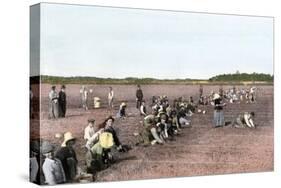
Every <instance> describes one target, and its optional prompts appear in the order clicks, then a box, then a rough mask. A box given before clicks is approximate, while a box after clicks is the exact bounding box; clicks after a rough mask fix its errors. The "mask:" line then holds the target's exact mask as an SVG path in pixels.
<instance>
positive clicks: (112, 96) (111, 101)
mask: <svg viewBox="0 0 281 188" xmlns="http://www.w3.org/2000/svg"><path fill="white" fill-rule="evenodd" d="M113 99H114V91H113V89H112V87H109V92H108V107H109V108H113V107H114V106H113Z"/></svg>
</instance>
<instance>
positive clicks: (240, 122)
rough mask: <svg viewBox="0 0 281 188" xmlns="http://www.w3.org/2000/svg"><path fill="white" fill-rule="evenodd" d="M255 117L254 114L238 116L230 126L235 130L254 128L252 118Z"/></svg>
mask: <svg viewBox="0 0 281 188" xmlns="http://www.w3.org/2000/svg"><path fill="white" fill-rule="evenodd" d="M254 117H255V113H254V112H251V113H248V112H244V113H243V114H239V115H238V117H237V118H236V119H234V121H233V123H232V126H233V127H235V128H245V127H249V128H256V126H255V124H254V121H253V118H254Z"/></svg>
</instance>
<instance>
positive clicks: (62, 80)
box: [40, 73, 273, 85]
mask: <svg viewBox="0 0 281 188" xmlns="http://www.w3.org/2000/svg"><path fill="white" fill-rule="evenodd" d="M40 79H41V82H42V83H49V84H122V85H123V84H128V85H129V84H141V85H145V84H216V83H219V84H223V83H224V82H225V83H228V82H236V83H239V82H243V81H250V82H255V81H257V82H258V81H262V82H268V83H272V82H273V76H271V75H269V74H262V73H253V74H247V73H235V74H222V75H217V76H214V77H212V78H210V79H207V80H203V79H189V78H186V79H155V78H136V77H127V78H98V77H88V76H86V77H81V76H77V77H76V76H75V77H60V76H46V75H42V76H41V77H40Z"/></svg>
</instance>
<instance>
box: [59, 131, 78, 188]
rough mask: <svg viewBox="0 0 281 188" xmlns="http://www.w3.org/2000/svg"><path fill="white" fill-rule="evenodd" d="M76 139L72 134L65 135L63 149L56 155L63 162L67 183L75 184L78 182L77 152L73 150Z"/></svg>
mask: <svg viewBox="0 0 281 188" xmlns="http://www.w3.org/2000/svg"><path fill="white" fill-rule="evenodd" d="M75 142H76V138H75V137H73V136H72V133H71V132H66V133H65V134H64V141H63V143H62V145H61V148H59V149H58V151H57V152H56V153H55V157H56V158H58V159H59V160H60V161H61V162H62V166H63V170H64V172H65V177H66V181H67V182H68V183H71V182H75V181H76V180H77V177H78V176H77V174H78V173H77V171H78V169H77V163H78V160H77V158H76V152H75V150H74V149H73V146H74V145H75Z"/></svg>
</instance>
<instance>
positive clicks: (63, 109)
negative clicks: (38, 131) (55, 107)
mask: <svg viewBox="0 0 281 188" xmlns="http://www.w3.org/2000/svg"><path fill="white" fill-rule="evenodd" d="M65 113H66V94H65V85H62V86H61V90H60V92H59V117H62V118H64V117H65Z"/></svg>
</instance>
